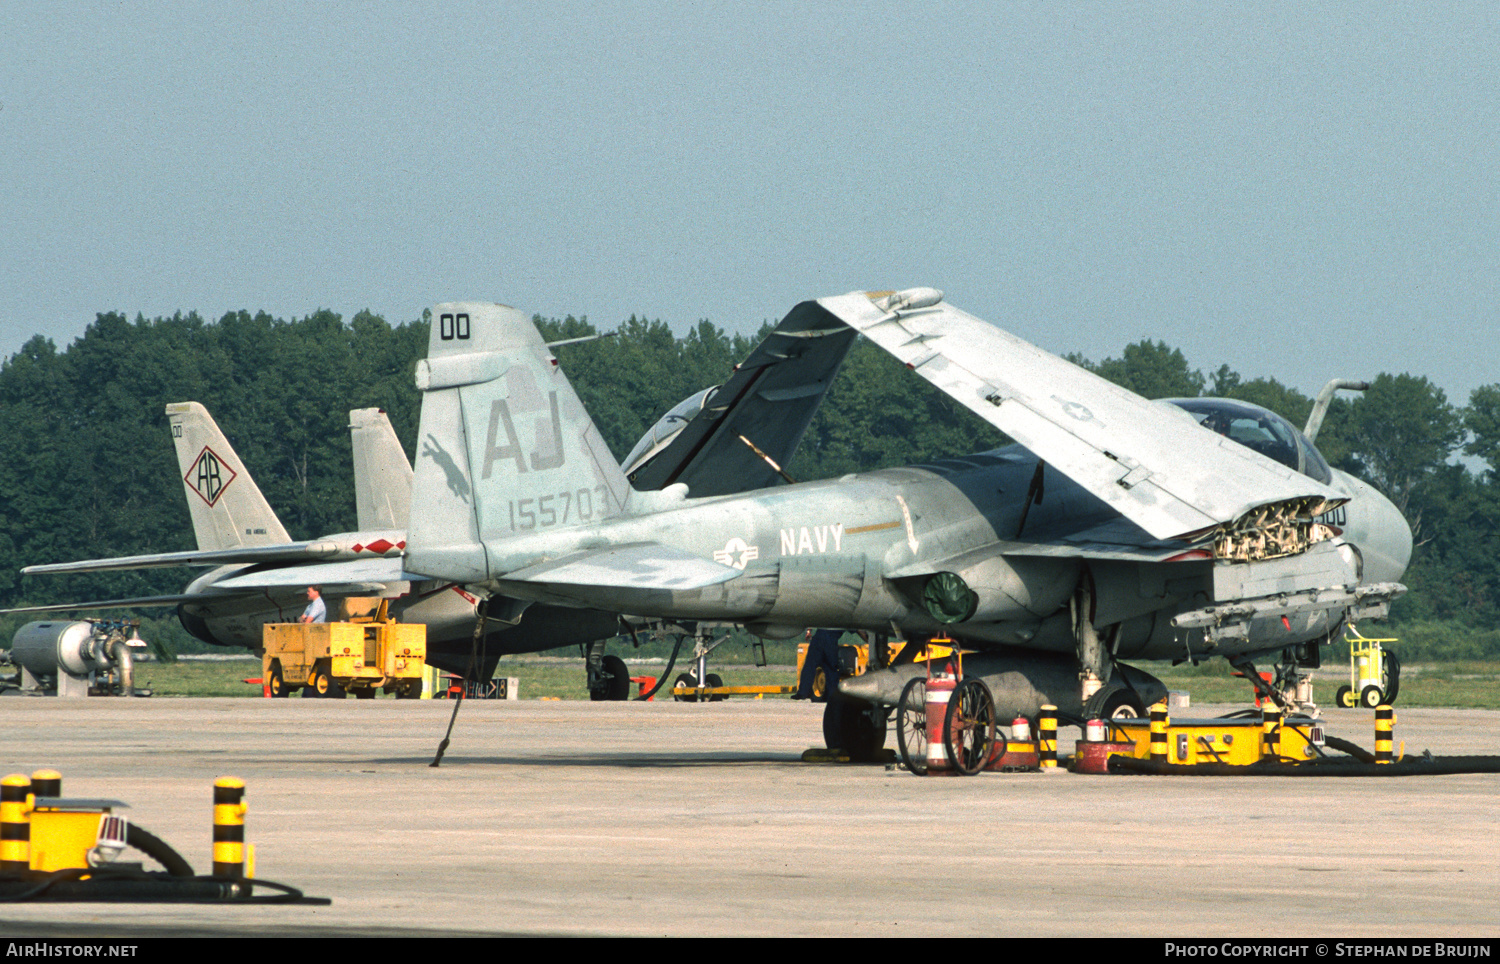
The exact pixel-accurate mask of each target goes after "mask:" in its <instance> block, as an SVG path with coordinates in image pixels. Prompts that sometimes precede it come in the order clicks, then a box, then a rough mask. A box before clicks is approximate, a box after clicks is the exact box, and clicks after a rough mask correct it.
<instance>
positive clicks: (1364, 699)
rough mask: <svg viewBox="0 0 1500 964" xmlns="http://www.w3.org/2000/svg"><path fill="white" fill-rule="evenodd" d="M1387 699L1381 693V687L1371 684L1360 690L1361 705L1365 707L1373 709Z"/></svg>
mask: <svg viewBox="0 0 1500 964" xmlns="http://www.w3.org/2000/svg"><path fill="white" fill-rule="evenodd" d="M1384 701H1385V697H1383V696H1382V695H1381V693H1380V687H1378V686H1374V685H1370V686H1366V687H1365V688H1364V689H1362V690H1360V691H1359V705H1360V706H1363V707H1364V708H1365V709H1368V710H1373V709H1374V708H1375V707H1377V706H1379V705H1380V704H1381V703H1382V702H1384Z"/></svg>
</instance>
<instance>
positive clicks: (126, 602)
mask: <svg viewBox="0 0 1500 964" xmlns="http://www.w3.org/2000/svg"><path fill="white" fill-rule="evenodd" d="M213 598H215V597H213V596H210V595H207V594H205V593H201V592H200V593H180V594H178V595H176V596H138V597H136V598H134V599H101V600H99V601H98V602H81V603H53V604H52V605H49V606H19V607H17V608H15V609H0V615H9V614H10V613H71V612H85V611H92V610H96V609H166V608H167V607H169V606H176V605H178V604H180V603H185V602H195V603H201V602H204V601H206V600H210V599H213Z"/></svg>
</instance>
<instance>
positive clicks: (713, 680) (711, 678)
mask: <svg viewBox="0 0 1500 964" xmlns="http://www.w3.org/2000/svg"><path fill="white" fill-rule="evenodd" d="M703 685H704V686H708V687H711V688H715V689H717V688H718V687H720V686H723V685H724V681H723V680H722V679H720V678H719V674H718V673H709V674H708V675H707V676H705V677H703ZM707 699H708V702H710V703H722V702H724V694H723V693H715V694H713V695H712V696H709V697H707Z"/></svg>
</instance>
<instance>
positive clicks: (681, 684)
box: [672, 673, 698, 703]
mask: <svg viewBox="0 0 1500 964" xmlns="http://www.w3.org/2000/svg"><path fill="white" fill-rule="evenodd" d="M697 685H698V681H697V680H696V679H694V678H693V677H691V676H689V675H688V674H687V673H683V674H682V675H681V676H679V677H677V683H676V684H675V685H674V686H673V689H674V690H680V689H683V688H687V689H693V688H695V687H696V686H697ZM672 699H674V700H676V701H677V702H679V703H696V702H698V694H697V693H688V694H686V695H684V694H681V693H675V692H674V693H673V694H672Z"/></svg>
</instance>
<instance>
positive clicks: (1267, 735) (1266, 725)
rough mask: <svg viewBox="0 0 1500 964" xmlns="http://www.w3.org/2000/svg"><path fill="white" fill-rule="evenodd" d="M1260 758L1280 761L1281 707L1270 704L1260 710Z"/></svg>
mask: <svg viewBox="0 0 1500 964" xmlns="http://www.w3.org/2000/svg"><path fill="white" fill-rule="evenodd" d="M1260 757H1261V759H1262V760H1273V761H1274V760H1280V759H1281V707H1279V706H1277V705H1276V704H1275V703H1271V702H1267V703H1266V704H1265V705H1264V706H1262V707H1261V708H1260Z"/></svg>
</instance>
